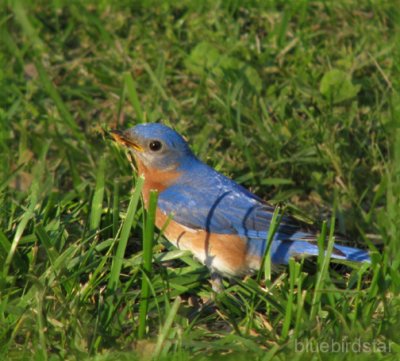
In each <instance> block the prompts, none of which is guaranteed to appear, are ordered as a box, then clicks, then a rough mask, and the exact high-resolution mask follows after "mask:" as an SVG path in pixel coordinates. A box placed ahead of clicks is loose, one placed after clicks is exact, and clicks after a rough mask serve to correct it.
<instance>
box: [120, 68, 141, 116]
mask: <svg viewBox="0 0 400 361" xmlns="http://www.w3.org/2000/svg"><path fill="white" fill-rule="evenodd" d="M124 82H125V89H126V92H127V95H128V99H129V101H130V102H131V104H132V106H133V109H135V112H136V116H137V117H138V119H139V122H140V123H142V122H143V121H144V115H143V111H142V107H141V105H140V101H139V97H138V94H137V91H136V84H135V81H134V80H133V78H132V75H131V74H130V73H128V72H126V73H125V74H124Z"/></svg>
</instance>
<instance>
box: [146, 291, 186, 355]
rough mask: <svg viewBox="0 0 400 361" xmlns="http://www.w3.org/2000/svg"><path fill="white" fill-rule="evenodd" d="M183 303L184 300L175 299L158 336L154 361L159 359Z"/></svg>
mask: <svg viewBox="0 0 400 361" xmlns="http://www.w3.org/2000/svg"><path fill="white" fill-rule="evenodd" d="M181 302H182V300H181V298H180V297H177V298H175V301H174V303H173V304H172V307H171V310H170V311H169V313H168V317H167V319H166V320H165V323H164V326H163V328H162V329H161V332H160V333H159V334H158V338H157V344H156V347H155V349H154V353H153V359H157V358H158V357H159V356H160V353H161V349H162V346H163V343H164V341H165V340H166V338H167V337H168V334H169V332H170V330H171V327H172V323H173V322H174V319H175V317H176V314H177V313H178V310H179V306H180V304H181Z"/></svg>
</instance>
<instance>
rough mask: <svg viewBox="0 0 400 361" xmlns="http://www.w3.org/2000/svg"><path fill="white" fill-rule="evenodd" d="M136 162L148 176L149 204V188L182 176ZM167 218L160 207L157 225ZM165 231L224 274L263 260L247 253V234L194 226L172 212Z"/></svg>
mask: <svg viewBox="0 0 400 361" xmlns="http://www.w3.org/2000/svg"><path fill="white" fill-rule="evenodd" d="M137 165H138V171H139V174H140V175H143V176H144V178H145V182H144V186H143V189H142V195H143V200H144V202H145V206H146V207H147V205H148V200H149V192H150V190H153V189H154V190H157V191H158V192H159V193H161V192H162V191H163V190H165V189H166V188H168V187H169V186H170V185H172V184H173V183H174V182H175V181H176V180H177V179H178V178H179V176H180V173H179V172H177V171H160V170H157V169H149V168H147V167H145V166H144V164H143V163H142V162H141V161H140V160H137ZM167 220H168V216H167V215H166V214H165V213H163V212H162V211H161V210H160V209H159V208H158V207H157V212H156V226H157V228H159V229H162V228H163V227H164V225H165V224H166V221H167ZM164 235H165V237H166V238H167V239H168V240H169V241H170V242H171V243H172V244H174V245H175V246H177V247H178V248H180V249H183V250H189V251H190V252H192V253H193V254H194V256H195V257H196V258H198V259H199V260H200V261H201V262H202V263H204V264H205V265H206V266H208V267H209V268H210V269H213V270H217V271H218V272H220V273H221V274H225V275H231V276H238V275H243V274H246V273H249V271H251V270H253V269H258V268H259V266H260V263H261V260H260V258H259V257H255V256H250V255H247V242H246V239H245V238H244V237H240V236H238V235H233V234H217V233H209V232H207V231H205V230H201V229H191V228H188V227H185V226H183V225H181V224H179V223H177V222H175V221H174V220H173V215H172V219H171V220H169V222H168V225H167V227H166V229H165V230H164Z"/></svg>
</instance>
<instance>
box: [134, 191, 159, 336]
mask: <svg viewBox="0 0 400 361" xmlns="http://www.w3.org/2000/svg"><path fill="white" fill-rule="evenodd" d="M157 198H158V193H157V192H156V191H153V190H152V191H150V198H149V206H148V212H147V217H146V222H145V229H144V234H143V273H145V274H146V275H147V277H143V278H142V289H141V298H140V305H139V331H138V336H139V338H143V337H144V335H145V333H146V320H147V310H148V306H149V297H150V284H149V282H150V280H151V277H150V275H151V270H152V258H153V239H154V223H155V217H156V209H157Z"/></svg>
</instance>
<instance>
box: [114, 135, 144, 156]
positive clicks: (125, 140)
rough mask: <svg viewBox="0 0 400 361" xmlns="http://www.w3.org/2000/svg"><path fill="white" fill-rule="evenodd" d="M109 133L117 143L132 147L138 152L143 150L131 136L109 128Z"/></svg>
mask: <svg viewBox="0 0 400 361" xmlns="http://www.w3.org/2000/svg"><path fill="white" fill-rule="evenodd" d="M110 134H111V136H112V137H113V138H114V140H115V141H116V142H117V143H120V144H122V145H125V146H126V147H128V148H132V149H134V150H136V151H138V152H143V150H144V149H143V148H142V147H141V146H140V145H139V144H137V143H135V142H134V141H133V140H132V139H131V138H128V137H127V136H126V135H125V134H124V133H123V132H121V131H119V130H111V131H110Z"/></svg>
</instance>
